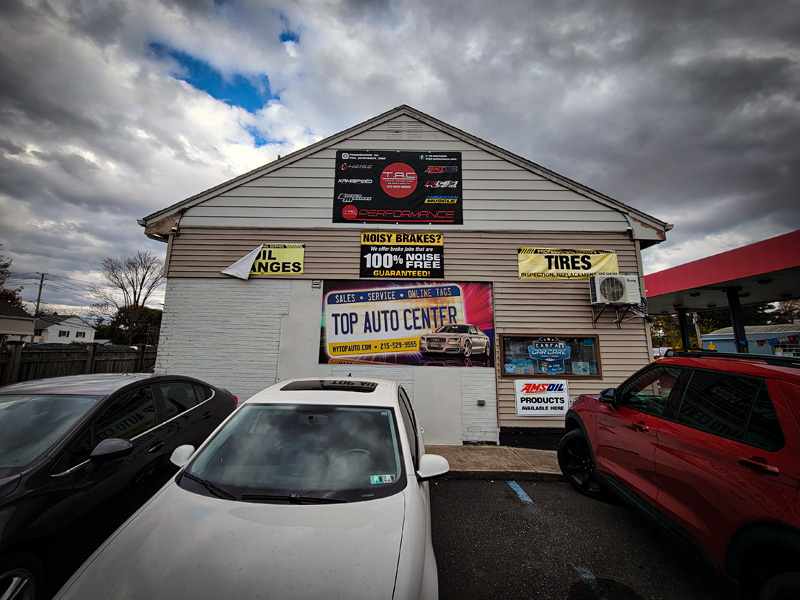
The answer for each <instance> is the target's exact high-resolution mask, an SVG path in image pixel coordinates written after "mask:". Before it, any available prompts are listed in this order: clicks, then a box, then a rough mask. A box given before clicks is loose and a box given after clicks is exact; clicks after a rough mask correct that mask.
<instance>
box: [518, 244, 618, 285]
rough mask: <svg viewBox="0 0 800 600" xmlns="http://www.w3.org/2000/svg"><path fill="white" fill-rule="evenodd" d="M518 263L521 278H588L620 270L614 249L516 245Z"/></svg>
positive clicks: (615, 272)
mask: <svg viewBox="0 0 800 600" xmlns="http://www.w3.org/2000/svg"><path fill="white" fill-rule="evenodd" d="M517 266H518V269H519V278H520V279H589V278H590V277H591V276H592V275H600V274H611V275H617V274H618V273H619V267H618V266H617V254H616V252H614V251H613V250H566V249H563V248H518V249H517Z"/></svg>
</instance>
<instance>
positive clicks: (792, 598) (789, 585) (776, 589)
mask: <svg viewBox="0 0 800 600" xmlns="http://www.w3.org/2000/svg"><path fill="white" fill-rule="evenodd" d="M797 598H800V572H797V573H781V574H780V575H775V577H773V578H772V579H770V580H769V581H767V583H766V585H765V586H764V587H763V588H762V589H761V594H759V596H758V600H797Z"/></svg>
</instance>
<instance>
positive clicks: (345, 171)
mask: <svg viewBox="0 0 800 600" xmlns="http://www.w3.org/2000/svg"><path fill="white" fill-rule="evenodd" d="M462 175H463V174H462V172H461V153H460V152H394V151H388V150H387V151H380V150H378V151H371V150H353V151H342V150H339V151H337V152H336V177H335V179H334V185H333V222H334V223H418V224H419V223H423V224H439V225H461V224H462V223H463V217H462V213H461V177H462Z"/></svg>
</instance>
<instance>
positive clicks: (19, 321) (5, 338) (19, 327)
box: [0, 300, 35, 344]
mask: <svg viewBox="0 0 800 600" xmlns="http://www.w3.org/2000/svg"><path fill="white" fill-rule="evenodd" d="M34 321H35V319H34V318H33V317H32V316H31V315H29V314H28V312H27V311H26V310H25V309H23V308H18V307H16V306H13V305H11V304H9V303H8V302H6V301H5V300H0V344H4V343H5V342H10V341H15V340H22V341H23V342H29V341H31V339H32V338H33V329H34V325H33V323H34Z"/></svg>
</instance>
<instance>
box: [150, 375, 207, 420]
mask: <svg viewBox="0 0 800 600" xmlns="http://www.w3.org/2000/svg"><path fill="white" fill-rule="evenodd" d="M158 387H159V389H160V390H161V396H162V398H164V409H165V410H166V418H167V419H171V418H172V417H174V416H175V415H179V414H180V413H182V412H186V411H187V410H189V409H190V408H193V407H195V406H197V404H198V400H197V396H196V395H195V392H194V386H193V385H192V383H191V382H189V381H164V382H162V383H159V384H158Z"/></svg>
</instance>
